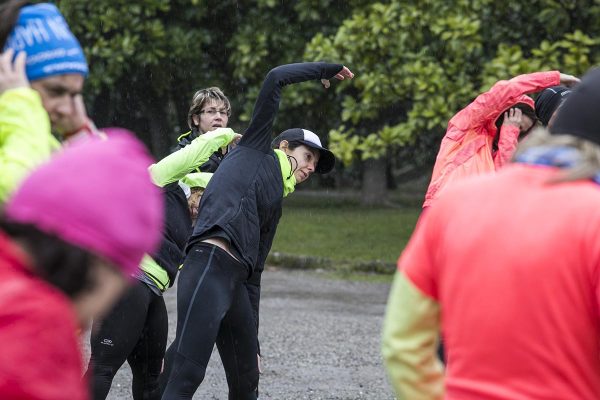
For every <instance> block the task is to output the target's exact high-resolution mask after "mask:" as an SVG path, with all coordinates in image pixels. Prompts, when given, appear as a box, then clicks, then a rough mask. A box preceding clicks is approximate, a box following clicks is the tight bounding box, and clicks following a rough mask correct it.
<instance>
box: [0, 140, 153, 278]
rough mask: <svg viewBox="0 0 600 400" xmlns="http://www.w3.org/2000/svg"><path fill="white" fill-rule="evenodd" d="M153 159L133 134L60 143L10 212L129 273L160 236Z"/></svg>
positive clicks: (25, 184) (23, 188)
mask: <svg viewBox="0 0 600 400" xmlns="http://www.w3.org/2000/svg"><path fill="white" fill-rule="evenodd" d="M152 162H153V161H152V159H151V157H150V156H149V155H148V153H147V151H146V149H145V148H144V146H143V145H142V143H141V142H140V141H138V140H137V139H135V138H134V137H133V136H131V135H126V134H119V135H110V136H109V137H108V139H104V140H101V139H90V140H86V141H83V142H81V143H76V144H74V145H73V146H70V147H68V148H65V149H63V150H62V151H60V152H59V153H57V154H56V155H55V156H54V157H53V158H52V159H51V160H50V161H49V162H47V163H46V164H43V165H42V166H40V167H39V168H38V169H36V170H35V171H34V172H32V174H31V175H30V176H29V177H28V178H27V179H25V181H24V182H23V183H22V185H21V186H20V187H19V189H17V191H16V192H15V193H14V194H13V196H12V197H11V198H10V199H9V201H8V203H7V204H6V208H5V212H6V216H7V218H8V219H10V220H12V221H15V222H20V223H26V224H32V225H35V226H36V227H37V228H38V229H39V230H41V231H43V232H46V233H48V234H53V235H55V236H57V237H59V238H61V239H62V240H64V241H65V242H68V243H71V244H74V245H76V246H78V247H81V248H83V249H85V250H88V251H90V252H91V253H94V254H96V255H98V256H101V257H103V258H105V259H107V260H108V261H110V262H112V263H113V264H115V265H116V266H117V267H119V268H121V270H122V271H123V273H124V274H126V275H131V274H132V273H135V272H136V271H137V270H138V266H139V263H140V261H141V259H142V256H143V255H144V253H152V252H153V251H154V250H155V249H156V248H157V245H158V243H159V241H160V238H161V231H162V223H163V215H164V209H163V199H162V196H161V193H160V190H159V189H158V187H156V186H155V185H153V184H152V181H151V180H150V175H149V173H148V166H149V165H150V164H152Z"/></svg>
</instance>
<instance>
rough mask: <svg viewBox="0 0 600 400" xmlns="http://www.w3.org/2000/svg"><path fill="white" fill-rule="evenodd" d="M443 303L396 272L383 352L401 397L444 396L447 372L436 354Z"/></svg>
mask: <svg viewBox="0 0 600 400" xmlns="http://www.w3.org/2000/svg"><path fill="white" fill-rule="evenodd" d="M439 314H440V307H439V304H438V303H437V302H436V301H435V300H433V299H431V298H429V297H427V296H425V295H424V294H423V293H421V292H420V291H419V290H418V289H417V288H416V287H415V286H414V285H413V284H412V282H411V281H410V280H409V279H408V278H407V277H406V276H405V275H404V274H403V273H402V272H396V276H395V277H394V283H393V284H392V288H391V291H390V296H389V299H388V304H387V310H386V315H385V320H384V324H383V337H382V354H383V359H384V364H385V367H386V370H387V373H388V376H389V378H390V380H391V383H392V386H393V387H394V390H395V391H396V395H397V396H398V398H399V399H408V400H433V399H442V398H443V397H444V375H443V366H442V363H441V361H440V360H439V359H438V358H437V356H436V349H437V345H438V336H439V325H440V323H439Z"/></svg>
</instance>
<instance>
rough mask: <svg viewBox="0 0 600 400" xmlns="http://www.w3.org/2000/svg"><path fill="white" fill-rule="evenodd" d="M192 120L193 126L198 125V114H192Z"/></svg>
mask: <svg viewBox="0 0 600 400" xmlns="http://www.w3.org/2000/svg"><path fill="white" fill-rule="evenodd" d="M192 122H193V123H194V126H196V127H198V126H200V116H199V115H198V114H194V115H192Z"/></svg>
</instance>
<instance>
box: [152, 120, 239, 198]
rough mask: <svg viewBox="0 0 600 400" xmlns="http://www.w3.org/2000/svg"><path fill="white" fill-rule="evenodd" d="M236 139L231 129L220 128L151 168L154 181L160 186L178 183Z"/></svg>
mask: <svg viewBox="0 0 600 400" xmlns="http://www.w3.org/2000/svg"><path fill="white" fill-rule="evenodd" d="M234 137H235V132H234V131H233V130H232V129H230V128H218V129H215V130H214V131H211V132H207V133H205V134H203V135H200V136H198V137H197V138H196V139H194V140H192V143H190V144H189V145H187V146H185V147H184V148H183V149H181V150H177V151H176V152H175V153H173V154H170V155H168V156H166V157H165V158H163V159H162V160H160V161H159V162H157V163H156V164H152V165H151V166H150V167H149V170H150V175H151V176H152V180H153V181H154V183H155V184H156V185H158V186H161V187H162V186H165V185H168V184H169V183H172V182H175V181H178V180H179V179H181V178H183V177H184V176H185V175H187V174H188V173H190V172H192V171H193V170H194V169H195V168H197V167H199V166H200V165H202V164H204V163H205V162H206V161H208V159H209V157H210V156H211V154H212V153H214V152H215V151H217V150H218V149H219V148H221V147H223V146H226V145H227V144H229V143H230V142H231V141H232V140H233V138H234Z"/></svg>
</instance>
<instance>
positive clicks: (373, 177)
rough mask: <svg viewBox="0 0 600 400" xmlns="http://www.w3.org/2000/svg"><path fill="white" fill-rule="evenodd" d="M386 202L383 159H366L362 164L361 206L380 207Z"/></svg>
mask: <svg viewBox="0 0 600 400" xmlns="http://www.w3.org/2000/svg"><path fill="white" fill-rule="evenodd" d="M386 201H387V178H386V160H385V157H382V158H378V159H372V158H370V159H368V160H366V161H364V163H363V176H362V195H361V204H362V205H365V206H376V205H382V204H384V203H385V202H386Z"/></svg>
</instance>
